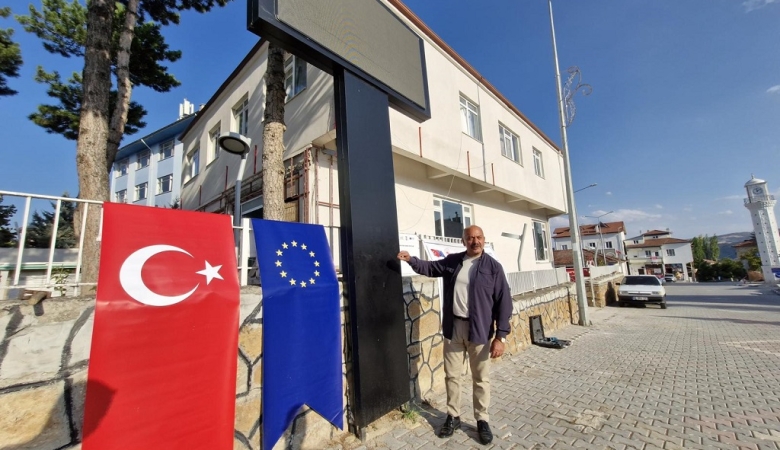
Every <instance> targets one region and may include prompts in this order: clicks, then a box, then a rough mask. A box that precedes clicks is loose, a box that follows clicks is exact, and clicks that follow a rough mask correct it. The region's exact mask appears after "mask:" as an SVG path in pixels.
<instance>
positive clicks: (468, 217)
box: [433, 197, 474, 239]
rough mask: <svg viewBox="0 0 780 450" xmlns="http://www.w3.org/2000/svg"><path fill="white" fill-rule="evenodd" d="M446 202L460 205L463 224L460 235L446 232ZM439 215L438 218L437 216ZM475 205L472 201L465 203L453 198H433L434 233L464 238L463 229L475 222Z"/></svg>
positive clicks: (435, 234)
mask: <svg viewBox="0 0 780 450" xmlns="http://www.w3.org/2000/svg"><path fill="white" fill-rule="evenodd" d="M444 203H449V204H452V205H456V206H459V207H460V211H461V218H462V220H463V221H462V222H461V224H462V225H463V227H462V229H461V232H460V234H459V235H458V236H447V234H446V231H447V230H446V227H445V224H444V219H445V217H444ZM437 215H438V218H437ZM473 217H474V205H472V204H470V203H463V202H459V201H456V200H451V199H447V198H443V197H434V198H433V221H434V226H433V235H434V236H437V237H448V238H457V239H462V238H463V230H465V229H466V227H470V226H471V225H473V224H474V220H473Z"/></svg>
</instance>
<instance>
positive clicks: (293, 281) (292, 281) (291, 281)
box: [290, 278, 295, 286]
mask: <svg viewBox="0 0 780 450" xmlns="http://www.w3.org/2000/svg"><path fill="white" fill-rule="evenodd" d="M290 286H295V278H293V279H291V280H290Z"/></svg>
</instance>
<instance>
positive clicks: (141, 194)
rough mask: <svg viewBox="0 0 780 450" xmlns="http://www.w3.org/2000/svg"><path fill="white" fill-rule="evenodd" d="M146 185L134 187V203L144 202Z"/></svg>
mask: <svg viewBox="0 0 780 450" xmlns="http://www.w3.org/2000/svg"><path fill="white" fill-rule="evenodd" d="M147 187H148V183H141V184H136V185H135V201H138V200H146V189H147Z"/></svg>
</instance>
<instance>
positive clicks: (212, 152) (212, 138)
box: [206, 122, 222, 165]
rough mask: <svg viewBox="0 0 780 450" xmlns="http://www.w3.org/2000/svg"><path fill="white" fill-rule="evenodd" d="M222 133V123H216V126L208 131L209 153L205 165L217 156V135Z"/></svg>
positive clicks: (218, 149) (218, 151)
mask: <svg viewBox="0 0 780 450" xmlns="http://www.w3.org/2000/svg"><path fill="white" fill-rule="evenodd" d="M221 135H222V123H221V122H220V123H217V126H215V127H214V128H212V129H211V131H209V154H208V155H207V159H208V161H207V162H206V165H209V164H211V163H213V162H214V161H216V160H217V159H218V158H219V153H220V148H219V137H220V136H221Z"/></svg>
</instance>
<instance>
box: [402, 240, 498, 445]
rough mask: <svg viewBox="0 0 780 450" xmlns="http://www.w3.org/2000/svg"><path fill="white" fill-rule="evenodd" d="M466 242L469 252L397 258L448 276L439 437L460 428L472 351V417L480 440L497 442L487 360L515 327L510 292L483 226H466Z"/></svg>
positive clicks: (495, 355)
mask: <svg viewBox="0 0 780 450" xmlns="http://www.w3.org/2000/svg"><path fill="white" fill-rule="evenodd" d="M463 245H465V246H466V251H465V252H462V253H455V254H452V255H448V256H447V257H446V258H444V259H441V260H439V261H422V260H420V259H418V258H416V257H412V256H410V255H409V253H408V252H406V251H402V252H400V253H398V259H400V260H402V261H406V262H407V263H409V265H410V266H411V267H412V269H413V270H414V271H415V272H417V273H419V274H420V275H425V276H428V277H442V278H443V279H444V280H443V281H444V292H443V299H444V300H443V304H442V334H444V338H445V339H444V373H445V381H446V387H447V419H446V420H445V421H444V424H443V425H442V427H441V429H440V430H439V437H441V438H445V437H449V436H452V433H454V432H455V430H457V429H458V428H460V391H461V389H460V377H461V374H462V373H463V362H464V360H465V357H466V355H468V358H469V365H470V366H471V378H472V385H473V390H474V398H473V402H474V418H475V419H476V420H477V432H478V433H479V441H480V442H481V443H482V444H483V445H487V444H489V443H490V442H492V441H493V433H492V431H490V425H488V420H489V417H488V406H489V405H490V379H489V377H488V374H489V370H490V368H489V359H490V358H498V357H499V356H501V355H502V354H503V353H504V343H505V342H506V336H507V335H508V334H509V332H510V331H511V328H510V325H509V318H510V317H511V316H512V296H511V294H510V292H509V284H508V283H507V281H506V276H505V275H504V269H503V267H501V264H500V263H499V262H498V261H496V260H495V259H493V258H492V257H490V255H488V254H486V253H484V247H485V236H484V235H483V234H482V229H481V228H480V227H478V226H476V225H472V226H470V227H468V228H466V229H465V230H463ZM494 324H495V327H494ZM494 330H495V336H494Z"/></svg>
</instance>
